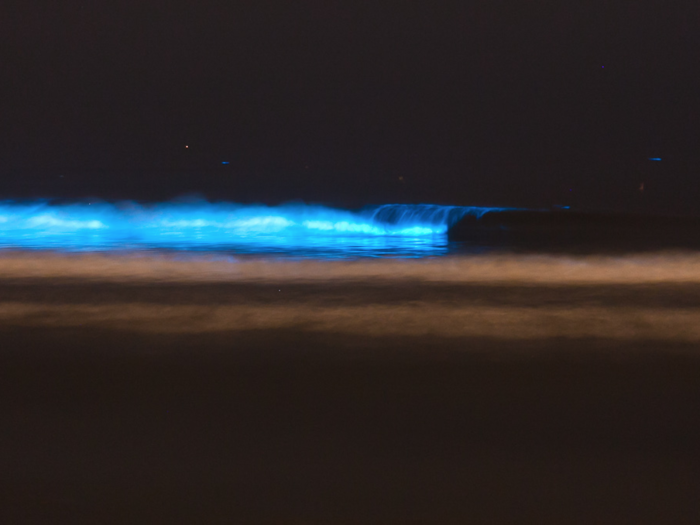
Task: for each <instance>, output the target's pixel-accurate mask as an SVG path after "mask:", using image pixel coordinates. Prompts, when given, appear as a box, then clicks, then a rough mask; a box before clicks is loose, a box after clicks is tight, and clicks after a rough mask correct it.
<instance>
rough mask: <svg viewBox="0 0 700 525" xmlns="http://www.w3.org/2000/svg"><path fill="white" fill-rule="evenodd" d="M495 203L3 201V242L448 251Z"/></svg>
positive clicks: (31, 245) (356, 251) (97, 246)
mask: <svg viewBox="0 0 700 525" xmlns="http://www.w3.org/2000/svg"><path fill="white" fill-rule="evenodd" d="M490 210H491V208H477V207H458V206H434V205H385V206H376V207H372V208H366V209H364V210H361V211H358V212H351V211H345V210H339V209H332V208H325V207H322V206H307V205H301V204H298V205H283V206H277V207H268V206H249V205H238V204H231V203H226V204H212V203H206V202H205V203H196V204H182V203H166V204H157V205H152V206H142V205H137V204H134V203H121V204H108V203H81V204H70V205H52V204H49V203H46V202H32V203H11V202H5V203H0V247H4V248H38V249H59V250H71V251H76V250H114V249H149V248H170V249H185V250H191V249H194V250H222V249H223V250H233V251H240V252H244V253H260V252H276V253H292V254H300V255H304V254H307V253H308V254H321V255H336V256H343V255H350V256H353V255H370V256H372V255H387V254H389V255H391V254H396V255H404V256H405V255H412V254H414V255H426V254H431V253H435V254H439V253H442V252H444V250H445V249H446V245H447V240H446V238H445V237H446V236H445V234H446V232H447V229H448V228H449V226H450V225H452V224H454V223H455V222H456V221H458V220H459V219H461V218H462V217H464V216H465V215H467V214H474V215H481V214H483V213H485V212H487V211H490Z"/></svg>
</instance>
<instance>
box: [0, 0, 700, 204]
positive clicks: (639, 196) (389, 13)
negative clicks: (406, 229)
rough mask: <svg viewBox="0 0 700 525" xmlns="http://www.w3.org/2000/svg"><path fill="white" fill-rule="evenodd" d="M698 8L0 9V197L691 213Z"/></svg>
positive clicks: (299, 5) (251, 5)
mask: <svg viewBox="0 0 700 525" xmlns="http://www.w3.org/2000/svg"><path fill="white" fill-rule="evenodd" d="M699 22H700V9H698V8H697V5H693V3H691V2H656V3H652V2H644V1H625V2H623V1H619V0H608V1H606V2H573V1H566V2H553V1H520V2H515V1H512V2H505V1H500V0H488V1H473V2H468V1H461V2H452V1H446V0H443V1H440V2H426V1H423V2H413V1H410V0H401V1H393V2H390V1H386V0H375V1H367V2H339V1H334V0H313V1H309V0H297V1H288V2H282V1H279V2H271V1H265V0H255V1H245V2H240V1H239V2H236V1H235V0H229V1H227V2H209V1H206V0H203V1H197V2H189V3H187V4H184V3H177V2H172V1H165V0H163V1H159V0H139V1H121V2H119V1H117V2H92V1H91V2H88V1H83V2H38V1H34V0H23V1H22V2H3V3H2V5H0V74H1V76H2V82H1V83H0V177H1V179H0V181H1V185H0V197H5V198H28V197H41V196H44V197H49V196H54V197H63V198H85V197H89V196H97V197H102V198H105V199H125V198H126V199H140V200H160V199H168V198H173V197H175V196H178V195H182V194H187V193H193V192H198V193H200V194H202V195H204V196H206V197H208V198H210V199H215V200H223V199H226V200H232V201H237V202H265V203H270V204H274V203H278V202H284V201H289V200H298V199H301V200H304V201H308V202H318V203H325V204H330V205H338V206H349V207H354V206H361V205H364V204H371V203H384V202H434V203H446V204H447V203H449V204H474V205H506V206H551V205H555V204H560V205H571V206H572V207H577V208H580V209H613V210H641V211H647V212H661V213H682V214H694V213H695V210H696V203H697V202H698V199H700V182H698V178H699V176H700V151H698V144H700V131H699V130H698V126H700V100H699V98H698V97H699V94H700V89H699V88H700V73H699V71H698V65H700V60H698V59H699V58H700V53H699V50H700V31H699V30H698V28H699V24H698V23H699ZM657 157H658V158H661V159H662V160H661V161H652V160H649V158H657ZM224 163H227V164H224ZM641 183H644V191H640V190H639V188H640V185H641Z"/></svg>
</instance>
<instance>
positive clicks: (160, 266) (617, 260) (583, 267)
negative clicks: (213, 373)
mask: <svg viewBox="0 0 700 525" xmlns="http://www.w3.org/2000/svg"><path fill="white" fill-rule="evenodd" d="M0 279H4V280H15V279H24V280H37V279H38V280H43V279H49V280H75V279H78V280H92V281H105V282H123V281H146V282H243V281H275V282H277V281H279V282H288V281H298V282H319V281H324V280H333V281H338V280H348V281H357V280H362V281H367V280H420V281H429V282H455V283H533V284H589V283H590V284H610V283H620V284H647V283H686V282H700V254H694V253H656V254H639V255H628V256H617V257H614V256H562V255H522V254H521V255H512V254H511V255H508V254H498V255H493V254H491V255H474V256H460V257H440V258H433V259H413V260H412V259H358V260H309V259H296V260H295V259H275V258H269V257H268V258H263V259H259V258H250V257H240V258H238V257H233V256H225V255H218V256H215V255H206V254H199V255H197V254H172V253H168V254H165V253H149V254H134V253H125V254H114V253H111V254H95V253H91V254H65V253H64V254H59V253H54V252H26V251H5V252H3V253H2V255H0Z"/></svg>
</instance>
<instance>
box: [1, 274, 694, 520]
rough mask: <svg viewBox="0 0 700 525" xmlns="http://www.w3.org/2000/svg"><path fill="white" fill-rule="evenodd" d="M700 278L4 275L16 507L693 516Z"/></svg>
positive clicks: (115, 513) (243, 514)
mask: <svg viewBox="0 0 700 525" xmlns="http://www.w3.org/2000/svg"><path fill="white" fill-rule="evenodd" d="M691 281H692V279H686V282H684V283H680V284H679V283H672V282H663V283H644V284H637V285H635V284H633V283H632V284H631V283H622V284H620V283H618V284H615V283H614V282H607V283H597V284H596V283H593V284H591V283H588V284H587V285H585V286H584V285H581V284H580V283H579V284H571V283H568V284H567V283H561V282H559V283H554V284H551V283H550V284H546V283H544V284H542V283H539V284H532V283H530V284H528V283H523V282H520V283H511V284H507V283H505V284H504V283H498V284H494V283H475V282H471V283H461V284H455V283H447V282H442V283H439V282H438V283H426V282H417V281H414V282H411V281H406V280H403V281H398V280H397V281H390V280H385V281H371V282H370V281H367V282H364V283H363V282H359V281H355V282H352V283H350V282H336V281H333V280H326V281H323V282H316V283H309V282H296V281H293V280H289V279H286V278H285V279H281V280H279V281H278V282H274V280H269V279H268V280H267V281H264V282H228V283H222V282H219V283H208V284H207V283H201V282H198V283H192V282H189V283H181V282H180V283H178V282H166V283H157V284H149V283H148V282H145V281H142V282H138V283H133V282H132V283H130V282H126V281H122V282H118V283H115V282H103V281H100V280H99V279H94V278H93V279H91V280H89V281H81V280H77V279H75V278H73V279H68V280H66V279H63V280H60V279H56V278H55V277H52V278H51V279H48V280H46V279H45V280H42V279H39V278H37V276H36V275H33V276H32V278H31V279H19V278H17V276H16V275H15V276H14V277H12V278H5V279H4V280H3V281H2V282H1V283H0V345H1V350H0V425H1V432H0V522H2V523H7V524H14V523H91V524H92V523H94V524H98V523H99V524H104V523H538V524H539V523H697V522H698V521H699V520H700V352H698V350H699V348H700V347H699V343H698V337H697V333H696V326H695V319H696V315H697V314H698V313H700V286H699V285H697V284H694V283H693V282H691ZM246 311H248V312H256V313H255V315H248V317H246V315H247V314H246V313H245V312H246ZM289 312H296V314H294V315H292V314H290V313H289ZM363 312H364V313H363ZM366 312H372V315H373V316H374V318H375V319H374V322H373V323H369V324H371V325H372V328H371V330H369V329H368V330H367V331H366V333H363V331H362V330H361V329H360V328H358V323H357V322H356V316H360V317H361V316H362V315H367V313H366ZM436 312H437V313H436ZM479 312H482V313H481V314H480V313H479ZM483 312H486V314H484V313H483ZM438 314H440V315H444V316H446V317H448V318H449V317H450V316H451V319H452V320H451V321H449V323H448V324H449V327H448V329H446V330H445V333H441V331H440V323H439V321H436V319H439V316H438ZM475 315H476V316H478V315H482V317H480V318H479V322H474V321H473V320H472V321H470V320H469V319H473V316H475ZM212 316H213V317H215V318H216V321H215V322H209V321H207V320H206V319H208V318H211V317H212ZM484 316H485V317H484ZM523 316H524V317H523ZM572 316H573V317H572ZM422 317H424V318H426V319H428V320H429V321H426V322H425V323H422V322H421V320H420V319H421V318H422ZM513 317H515V318H516V320H515V321H513ZM269 318H272V319H273V321H270V320H269ZM455 319H463V323H461V324H460V323H459V322H457V321H455ZM450 323H451V324H450ZM580 324H583V326H579V325H580ZM528 325H534V326H535V328H531V329H528ZM247 326H248V328H247ZM250 327H252V328H250ZM548 330H549V331H548ZM597 331H599V332H600V333H597Z"/></svg>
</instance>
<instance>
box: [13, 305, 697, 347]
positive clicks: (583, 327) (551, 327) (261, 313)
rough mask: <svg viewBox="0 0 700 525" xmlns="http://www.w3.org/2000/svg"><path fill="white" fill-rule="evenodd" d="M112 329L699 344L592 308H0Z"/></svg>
mask: <svg viewBox="0 0 700 525" xmlns="http://www.w3.org/2000/svg"><path fill="white" fill-rule="evenodd" d="M3 325H11V326H40V327H82V328H109V329H116V330H122V331H127V332H129V331H131V332H147V333H205V332H226V331H230V332H236V331H241V330H271V329H294V330H299V331H302V332H303V331H310V332H331V333H348V334H361V335H369V336H387V335H416V336H418V335H435V336H440V337H488V338H497V339H512V340H527V339H542V338H606V339H614V340H623V341H624V340H672V341H679V342H694V341H700V310H695V309H650V308H605V307H601V308H596V307H582V308H577V307H568V308H552V307H541V308H538V307H529V308H528V307H495V308H494V307H454V308H451V307H448V306H442V305H434V304H430V303H414V304H410V305H398V306H381V305H371V306H363V307H326V308H322V307H316V306H305V305H286V306H260V305H254V306H251V305H211V306H210V305H176V306H165V305H161V304H147V303H132V304H97V305H95V304H92V305H87V304H41V303H11V302H7V303H0V326H3Z"/></svg>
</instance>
